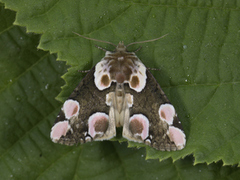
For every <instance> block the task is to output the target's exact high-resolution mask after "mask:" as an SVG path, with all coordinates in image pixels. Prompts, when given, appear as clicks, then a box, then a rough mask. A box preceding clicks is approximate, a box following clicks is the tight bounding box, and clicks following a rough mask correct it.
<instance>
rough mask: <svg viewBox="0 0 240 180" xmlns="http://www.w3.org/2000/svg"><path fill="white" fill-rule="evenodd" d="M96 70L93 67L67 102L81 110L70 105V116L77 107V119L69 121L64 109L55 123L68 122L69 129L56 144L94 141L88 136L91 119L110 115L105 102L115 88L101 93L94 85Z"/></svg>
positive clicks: (72, 118)
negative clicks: (97, 113) (102, 114)
mask: <svg viewBox="0 0 240 180" xmlns="http://www.w3.org/2000/svg"><path fill="white" fill-rule="evenodd" d="M94 69H95V67H93V68H92V69H91V70H90V72H89V73H87V75H86V76H85V77H84V78H83V79H82V81H81V82H80V83H79V85H78V86H77V87H76V88H75V89H74V91H73V92H72V94H71V95H70V96H69V98H68V100H66V102H67V101H69V100H70V101H72V102H75V103H78V104H79V109H78V108H77V105H71V104H70V105H68V107H69V109H70V110H71V109H72V111H70V112H69V113H70V114H74V108H75V107H76V108H75V109H76V110H78V112H76V113H75V114H76V116H75V117H74V116H72V117H71V118H69V119H67V118H66V116H67V115H66V114H67V113H66V112H64V110H63V108H62V110H61V111H60V113H59V115H58V117H57V119H56V121H55V125H56V124H57V123H59V122H64V121H66V122H68V125H69V129H67V132H66V135H64V134H63V135H62V136H61V138H60V139H57V140H55V141H54V140H53V141H54V142H57V143H60V144H65V145H73V144H77V143H85V142H88V141H92V140H93V139H92V137H91V136H90V135H89V134H88V119H89V117H90V116H91V115H92V114H94V113H96V112H102V113H106V114H108V113H109V106H107V105H106V102H105V101H106V94H107V93H108V92H109V91H110V90H112V88H113V89H114V88H115V87H114V85H113V86H111V88H108V89H106V90H103V91H99V90H98V89H97V88H96V86H95V84H94ZM63 107H64V106H63ZM64 128H65V127H64ZM60 129H61V128H60ZM52 132H53V129H52ZM51 138H52V134H51ZM52 139H53V138H52Z"/></svg>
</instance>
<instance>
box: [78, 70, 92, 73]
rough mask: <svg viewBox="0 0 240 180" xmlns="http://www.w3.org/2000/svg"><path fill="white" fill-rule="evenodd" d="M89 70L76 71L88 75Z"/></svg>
mask: <svg viewBox="0 0 240 180" xmlns="http://www.w3.org/2000/svg"><path fill="white" fill-rule="evenodd" d="M89 71H90V70H78V72H80V73H88V72H89Z"/></svg>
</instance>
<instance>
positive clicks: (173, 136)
mask: <svg viewBox="0 0 240 180" xmlns="http://www.w3.org/2000/svg"><path fill="white" fill-rule="evenodd" d="M169 138H170V140H171V141H173V142H174V143H175V145H176V146H177V149H178V150H180V149H182V148H184V146H185V144H186V138H185V134H184V133H183V131H182V130H181V129H179V128H176V127H173V126H169Z"/></svg>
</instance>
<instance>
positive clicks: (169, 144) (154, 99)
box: [125, 70, 185, 151]
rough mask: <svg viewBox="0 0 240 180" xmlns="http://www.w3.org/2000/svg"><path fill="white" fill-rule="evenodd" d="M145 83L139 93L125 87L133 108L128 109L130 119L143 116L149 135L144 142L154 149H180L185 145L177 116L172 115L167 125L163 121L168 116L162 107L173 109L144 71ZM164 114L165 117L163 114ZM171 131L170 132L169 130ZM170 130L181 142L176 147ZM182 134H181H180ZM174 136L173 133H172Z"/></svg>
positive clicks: (174, 138)
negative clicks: (175, 133) (146, 119)
mask: <svg viewBox="0 0 240 180" xmlns="http://www.w3.org/2000/svg"><path fill="white" fill-rule="evenodd" d="M146 74H147V82H146V86H145V88H144V89H143V90H142V91H141V92H136V91H134V90H132V89H130V88H129V87H128V85H125V91H126V93H130V94H132V95H133V106H132V108H130V117H131V116H133V115H134V114H143V115H144V116H146V117H147V118H148V120H149V134H148V137H147V138H146V139H145V140H144V142H145V143H146V144H148V145H150V146H152V147H153V148H155V149H158V150H162V151H165V150H167V151H174V150H178V149H182V148H183V147H184V145H185V135H184V133H183V131H182V125H181V122H180V121H179V119H178V117H177V114H176V113H175V110H174V112H173V113H172V118H173V119H172V123H169V124H168V123H167V121H166V120H164V118H165V119H169V118H166V117H167V116H168V112H166V111H168V109H167V110H165V111H164V110H163V111H162V110H161V111H160V107H161V106H162V105H167V106H170V107H171V108H173V106H172V105H171V103H170V101H169V100H168V98H167V96H166V95H165V93H164V92H163V90H162V89H161V87H160V86H159V84H158V83H157V81H156V79H155V78H154V77H153V75H152V74H151V73H150V72H149V70H146ZM164 113H166V115H165V114H164ZM169 129H171V130H169ZM172 129H174V130H177V131H179V130H180V131H179V133H180V134H179V133H177V136H182V137H179V138H181V139H180V140H182V142H180V145H178V142H177V140H176V137H173V136H172ZM174 130H173V131H174ZM181 132H182V133H181ZM173 134H174V133H173Z"/></svg>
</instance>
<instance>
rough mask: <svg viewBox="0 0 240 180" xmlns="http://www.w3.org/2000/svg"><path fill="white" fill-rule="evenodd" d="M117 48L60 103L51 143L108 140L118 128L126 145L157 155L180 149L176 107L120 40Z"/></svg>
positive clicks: (182, 141) (182, 142) (181, 140)
mask: <svg viewBox="0 0 240 180" xmlns="http://www.w3.org/2000/svg"><path fill="white" fill-rule="evenodd" d="M80 36H82V35H80ZM85 38H86V37H85ZM86 39H91V38H86ZM91 40H95V39H91ZM149 41H150V40H149ZM145 42H146V41H145ZM129 45H130V44H129ZM115 47H116V49H115V51H113V52H110V51H106V54H105V56H104V57H103V58H102V60H101V61H100V62H99V63H97V65H96V66H95V67H93V68H92V69H91V70H90V71H89V72H88V73H87V75H86V76H85V77H84V78H83V80H82V81H81V82H80V84H79V85H78V86H77V87H76V88H75V90H74V91H73V92H72V94H71V95H70V96H69V98H68V99H67V100H66V101H65V102H64V104H63V107H62V109H61V111H60V112H59V114H58V116H57V119H56V121H55V124H54V126H53V127H52V129H51V134H50V136H51V139H52V141H53V142H55V143H60V144H65V145H74V144H78V143H86V142H90V141H93V140H95V141H99V140H100V141H102V140H108V139H111V138H113V137H115V136H116V127H123V129H122V136H123V137H124V138H126V139H127V140H129V141H135V142H139V143H145V144H147V145H149V146H151V147H153V148H155V149H157V150H161V151H165V150H166V151H175V150H181V149H182V148H184V146H185V144H186V138H185V134H184V132H183V129H182V125H181V122H180V121H179V119H178V117H177V114H176V112H175V108H174V107H173V105H172V104H171V103H170V101H169V100H168V98H167V97H166V95H165V93H164V92H163V91H162V89H161V88H160V86H159V84H158V83H157V81H156V80H155V78H154V77H153V75H152V74H151V73H150V72H149V70H148V69H147V68H146V67H145V66H144V64H143V63H142V62H141V61H140V59H139V58H138V57H137V56H136V55H135V53H134V52H128V51H127V46H125V45H124V44H123V42H119V44H118V45H117V46H116V45H115Z"/></svg>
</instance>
